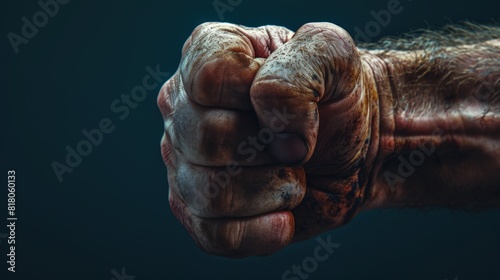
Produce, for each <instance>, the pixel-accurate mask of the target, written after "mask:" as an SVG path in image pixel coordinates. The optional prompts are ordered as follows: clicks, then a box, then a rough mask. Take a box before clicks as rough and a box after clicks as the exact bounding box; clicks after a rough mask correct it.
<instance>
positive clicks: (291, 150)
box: [158, 23, 378, 257]
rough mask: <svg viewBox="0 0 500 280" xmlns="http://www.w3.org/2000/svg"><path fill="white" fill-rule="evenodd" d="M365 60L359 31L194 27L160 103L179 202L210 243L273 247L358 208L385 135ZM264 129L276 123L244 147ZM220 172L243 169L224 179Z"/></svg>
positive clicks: (233, 249)
mask: <svg viewBox="0 0 500 280" xmlns="http://www.w3.org/2000/svg"><path fill="white" fill-rule="evenodd" d="M365 67H366V65H363V63H362V61H361V59H360V55H359V54H358V51H357V49H356V47H355V46H354V43H353V41H352V39H351V37H350V36H349V35H348V34H347V32H345V31H344V30H343V29H341V28H340V27H338V26H336V25H334V24H330V23H314V24H306V25H304V26H303V27H302V28H300V29H299V30H298V31H297V32H296V33H295V34H294V33H293V32H291V31H290V30H287V29H286V28H283V27H278V26H265V27H260V28H246V27H242V26H237V25H232V24H226V23H206V24H203V25H201V26H199V27H198V28H196V29H195V30H194V32H193V33H192V35H191V37H190V38H189V39H188V40H187V42H186V43H185V45H184V48H183V56H182V61H181V64H180V67H179V70H178V71H177V73H175V75H174V76H173V77H172V78H171V79H170V80H168V82H167V83H166V84H165V85H164V86H163V88H162V90H161V92H160V95H159V97H158V104H159V107H160V109H161V112H162V114H163V116H164V118H165V128H166V133H165V136H164V137H163V139H162V143H161V147H162V149H161V150H162V155H163V159H164V161H165V162H166V165H167V168H168V179H169V186H170V192H169V201H170V205H171V208H172V210H173V213H174V214H175V216H176V217H177V218H178V219H179V220H180V221H181V222H182V224H183V225H184V226H185V227H186V228H187V229H188V231H189V232H190V234H191V235H192V236H193V238H194V239H195V240H196V242H197V243H198V244H199V246H200V247H201V248H203V249H204V250H205V251H207V252H208V253H211V254H217V255H225V256H231V257H242V256H249V255H266V254H271V253H273V252H275V251H277V250H279V249H281V248H283V247H284V246H286V245H288V244H289V243H290V242H291V241H299V240H303V239H307V238H310V237H313V236H315V235H317V234H319V233H321V232H323V231H325V230H329V229H333V228H336V227H339V226H341V225H343V224H345V223H347V222H348V221H349V220H350V219H351V218H352V217H353V216H354V215H355V214H356V212H357V211H358V210H359V207H360V205H361V203H362V202H363V196H364V193H365V187H366V183H367V174H368V173H369V172H370V170H369V168H368V167H367V166H370V164H367V162H370V161H373V157H374V154H375V153H376V148H375V147H376V144H374V143H376V141H377V139H378V135H377V134H376V133H375V131H376V130H373V131H372V129H371V127H372V122H374V121H375V122H377V117H378V103H377V100H376V98H377V97H376V94H375V90H374V83H373V79H372V78H370V71H368V70H367V69H365ZM273 110H274V111H273ZM276 110H277V111H278V112H280V113H282V114H284V115H285V118H283V116H281V118H279V117H280V115H278V117H277V115H276V114H275V112H276ZM287 116H288V118H287ZM263 129H266V130H265V131H266V132H272V133H268V134H262V135H267V137H266V136H264V138H263V139H264V141H262V142H264V143H256V144H255V145H254V146H251V145H250V144H249V145H243V146H242V147H240V148H241V149H238V147H239V145H240V144H241V143H243V142H245V141H246V142H249V140H248V137H249V136H250V137H252V136H253V137H258V136H259V133H260V132H262V131H263ZM270 129H271V130H270ZM270 135H271V136H270ZM270 137H272V139H273V141H272V142H271V143H269V142H266V141H268V139H270ZM304 140H305V141H304ZM264 144H268V145H267V148H264ZM304 144H305V145H304ZM243 147H244V148H243ZM248 147H254V148H253V150H254V151H255V152H256V153H255V154H252V153H250V152H247V150H246V149H245V148H248ZM228 163H231V164H232V169H231V168H228V166H227V165H228ZM221 170H222V171H224V170H226V171H227V170H236V171H237V172H229V173H228V172H226V174H230V175H231V176H230V178H229V180H228V183H227V184H222V185H223V186H222V187H221V184H219V185H218V186H219V187H217V186H215V185H213V183H214V180H216V179H215V177H216V174H217V172H219V171H221ZM222 178H223V177H222ZM223 181H224V182H226V181H225V180H223ZM218 182H220V180H219V181H218ZM211 185H212V186H215V188H216V189H217V190H215V189H214V188H211V189H210V188H209V187H208V186H211ZM207 189H208V192H209V195H208V196H207V195H203V193H204V191H205V192H207ZM211 193H213V195H210V194H211Z"/></svg>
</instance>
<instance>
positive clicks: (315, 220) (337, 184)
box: [292, 172, 364, 242]
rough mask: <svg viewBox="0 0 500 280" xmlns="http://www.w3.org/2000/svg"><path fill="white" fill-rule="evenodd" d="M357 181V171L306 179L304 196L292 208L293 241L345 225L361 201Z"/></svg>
mask: <svg viewBox="0 0 500 280" xmlns="http://www.w3.org/2000/svg"><path fill="white" fill-rule="evenodd" d="M358 182H359V180H358V172H356V174H354V175H352V176H351V177H348V178H343V179H339V178H329V177H328V176H324V177H318V178H314V179H311V180H309V182H308V186H307V190H306V193H305V195H304V199H303V200H302V201H301V202H300V204H299V205H298V206H297V207H296V208H294V209H293V210H292V213H293V215H294V217H295V235H294V237H293V242H298V241H302V240H306V239H308V238H311V237H314V236H317V235H319V234H321V233H323V232H325V231H328V230H332V229H335V228H338V227H340V226H342V225H344V224H347V223H348V222H349V221H350V220H351V219H352V218H353V217H354V216H355V215H356V213H358V211H359V209H360V206H361V204H362V202H363V198H364V191H363V188H360V187H359V183H358ZM318 186H326V187H321V188H320V187H318Z"/></svg>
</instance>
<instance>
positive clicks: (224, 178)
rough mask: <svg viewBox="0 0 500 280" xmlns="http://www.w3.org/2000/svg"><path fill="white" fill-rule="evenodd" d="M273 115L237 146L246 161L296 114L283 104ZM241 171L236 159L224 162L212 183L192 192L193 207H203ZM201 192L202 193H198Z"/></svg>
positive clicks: (262, 147) (271, 139)
mask: <svg viewBox="0 0 500 280" xmlns="http://www.w3.org/2000/svg"><path fill="white" fill-rule="evenodd" d="M271 113H272V115H273V117H272V118H271V120H270V122H269V127H264V128H261V129H260V130H259V132H258V133H257V135H250V136H248V138H247V139H246V141H243V142H241V143H240V144H238V146H237V152H238V153H239V154H240V155H242V156H246V155H248V157H247V158H246V159H245V160H246V162H248V163H250V162H252V161H253V160H255V158H256V157H257V152H258V151H259V152H262V151H263V150H264V149H265V148H266V145H267V144H270V143H271V142H272V141H273V140H274V137H276V134H277V133H280V132H282V131H283V130H284V129H285V125H288V124H289V123H290V120H292V119H294V118H295V117H296V115H294V114H289V113H288V110H287V107H286V106H284V107H283V108H282V109H281V111H280V110H278V109H276V108H273V109H272V111H271ZM242 171H243V168H242V167H241V166H240V164H238V162H236V161H231V162H229V163H227V164H226V166H225V170H221V171H219V172H217V174H215V177H214V180H213V182H212V183H210V184H208V185H205V186H204V187H203V191H202V192H194V193H195V195H196V196H195V198H194V201H195V203H194V207H196V208H198V210H200V209H205V208H206V207H207V206H208V203H209V201H210V200H211V199H214V198H216V197H217V196H218V195H219V194H220V191H221V190H222V189H225V188H226V187H227V186H228V184H229V182H230V180H231V177H232V176H237V175H239V174H240V173H241V172H242ZM199 194H202V195H199Z"/></svg>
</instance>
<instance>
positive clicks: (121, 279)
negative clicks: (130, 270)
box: [110, 267, 135, 280]
mask: <svg viewBox="0 0 500 280" xmlns="http://www.w3.org/2000/svg"><path fill="white" fill-rule="evenodd" d="M120 272H121V273H118V271H116V269H112V270H111V274H113V276H114V277H113V278H111V279H110V280H134V279H135V276H134V275H128V274H127V271H126V270H125V267H122V270H121V271H120Z"/></svg>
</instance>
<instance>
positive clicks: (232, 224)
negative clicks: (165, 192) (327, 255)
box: [169, 189, 294, 258]
mask: <svg viewBox="0 0 500 280" xmlns="http://www.w3.org/2000/svg"><path fill="white" fill-rule="evenodd" d="M169 203H170V207H171V209H172V212H173V214H174V216H175V217H177V219H178V220H179V221H180V222H181V223H182V224H183V225H184V227H185V228H186V229H187V230H188V232H189V233H190V234H191V236H192V237H193V239H194V240H195V242H196V243H197V244H198V246H200V247H201V248H202V249H203V250H205V251H206V252H207V253H209V254H212V255H220V256H226V257H233V258H241V257H246V256H255V255H270V254H272V253H274V252H276V251H278V250H279V249H281V248H283V247H285V246H286V245H288V244H289V243H290V240H291V239H292V237H293V231H294V219H293V215H292V214H291V213H290V212H288V211H281V212H275V213H270V214H265V215H261V216H254V217H249V218H240V219H231V218H229V219H205V218H200V217H197V216H195V215H193V214H192V213H191V212H190V210H189V209H188V207H187V206H186V204H185V203H184V202H183V201H182V200H181V199H180V198H179V197H177V195H176V194H175V193H174V192H173V191H172V189H170V192H169Z"/></svg>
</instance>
